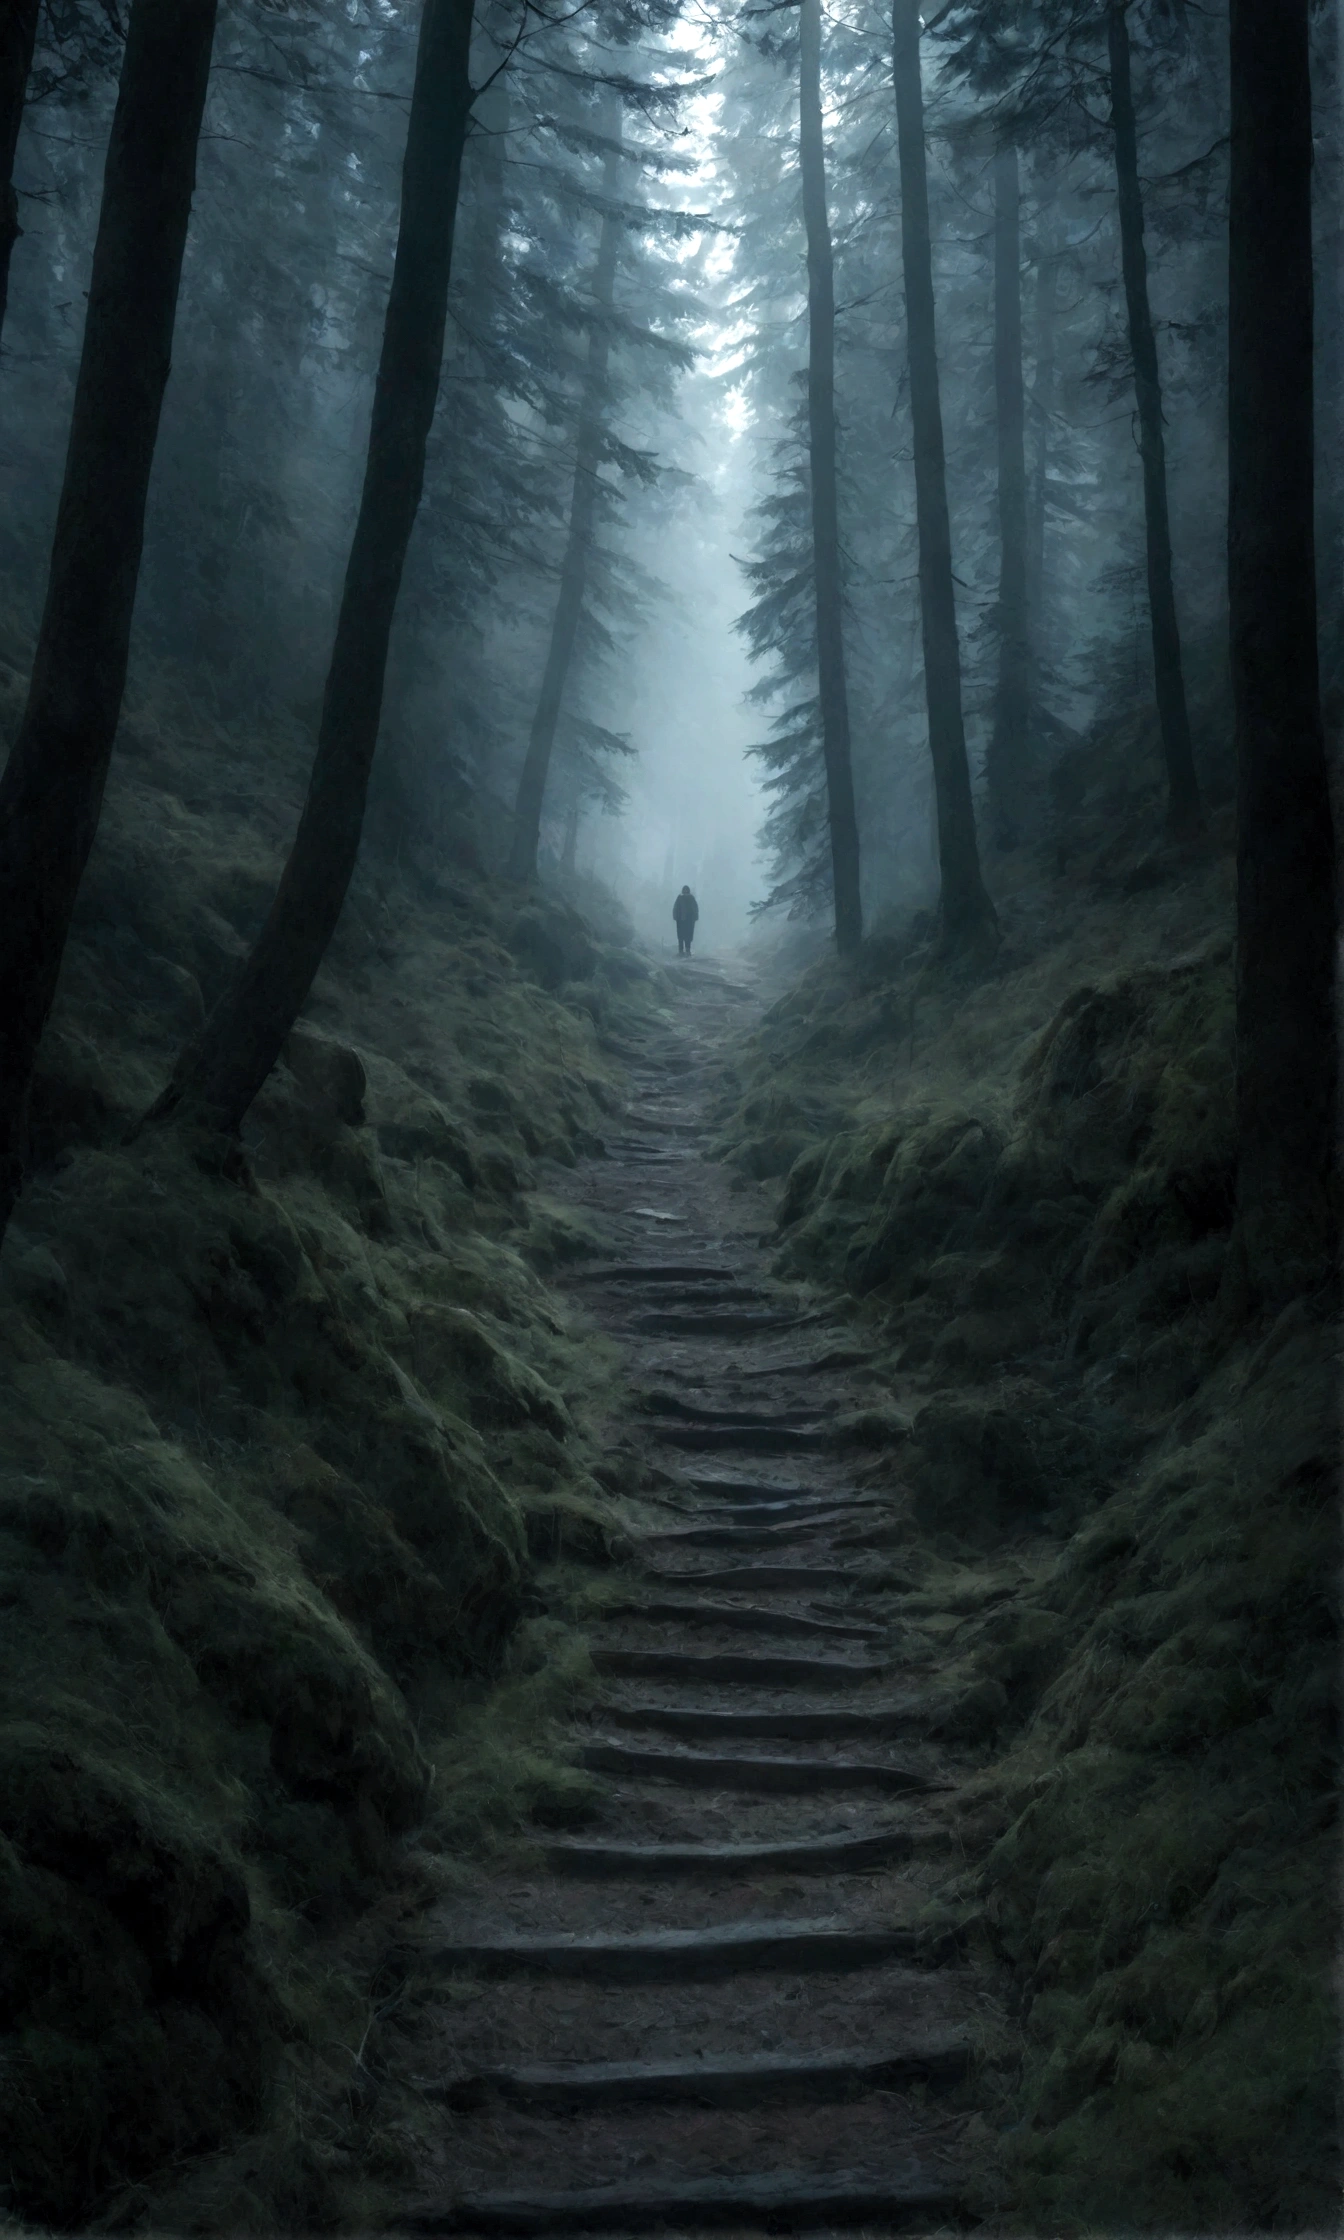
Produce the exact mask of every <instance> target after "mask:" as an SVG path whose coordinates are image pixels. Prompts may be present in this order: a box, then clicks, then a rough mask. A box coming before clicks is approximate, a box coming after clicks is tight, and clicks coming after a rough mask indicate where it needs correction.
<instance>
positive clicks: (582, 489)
mask: <svg viewBox="0 0 1344 2240" xmlns="http://www.w3.org/2000/svg"><path fill="white" fill-rule="evenodd" d="M619 183H620V158H619V156H618V155H616V154H615V153H612V154H610V155H608V157H607V160H606V163H605V166H604V168H603V179H602V186H603V192H604V194H605V195H606V196H607V198H608V200H611V199H612V198H614V196H615V194H616V191H617V188H618V186H619ZM620 241H621V226H620V222H619V220H618V219H616V218H614V217H612V216H610V215H608V216H606V217H604V218H603V220H602V228H601V232H600V233H599V235H598V244H597V263H596V265H595V267H594V271H593V306H594V310H595V312H596V314H597V316H596V319H595V321H594V324H593V326H592V328H591V330H590V332H589V336H588V356H587V362H586V364H585V366H584V369H583V390H582V396H581V398H580V403H579V428H578V441H577V445H576V449H575V455H574V490H573V495H572V496H571V499H570V506H569V530H568V533H567V535H566V538H565V552H564V558H563V559H562V561H561V563H560V590H559V595H558V597H557V599H556V602H555V612H554V614H553V615H552V617H551V635H550V641H549V643H548V645H547V648H546V666H545V668H544V669H543V671H542V677H541V690H540V692H539V693H538V695H537V704H536V708H535V710H534V712H533V716H532V729H531V732H530V734H529V737H528V742H527V754H526V756H525V758H524V761H523V769H522V775H521V777H520V778H519V781H518V800H517V805H516V807H515V809H514V815H513V848H512V852H511V854H510V857H509V877H510V878H511V879H521V880H530V879H535V878H536V875H537V849H538V847H539V845H540V842H541V814H542V810H543V808H544V806H545V802H546V781H547V778H548V777H549V775H550V769H551V755H552V752H553V750H554V747H555V734H556V728H557V726H558V724H559V721H560V709H561V706H562V704H563V701H564V696H565V685H566V683H567V681H568V678H569V672H570V668H571V666H572V663H573V660H574V648H575V646H576V645H577V643H578V636H579V624H580V622H581V621H582V618H583V595H584V592H585V590H586V589H587V584H588V554H589V550H590V548H591V546H592V541H593V530H594V526H595V524H596V520H597V501H598V495H599V491H600V487H601V476H600V473H599V468H600V466H601V462H602V448H603V437H604V434H605V429H606V413H607V371H608V367H609V365H610V362H611V329H610V324H609V322H610V318H611V312H612V307H613V305H614V303H615V300H616V266H617V262H618V259H619V254H620Z"/></svg>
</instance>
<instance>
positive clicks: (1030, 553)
mask: <svg viewBox="0 0 1344 2240" xmlns="http://www.w3.org/2000/svg"><path fill="white" fill-rule="evenodd" d="M1058 295H1059V283H1058V266H1057V261H1056V259H1055V258H1054V257H1053V256H1051V255H1049V254H1047V253H1046V252H1045V251H1044V250H1042V252H1041V260H1040V263H1039V264H1038V266H1037V268H1036V370H1035V373H1034V375H1033V378H1032V384H1031V417H1032V421H1033V424H1034V428H1035V444H1034V456H1033V458H1032V471H1031V505H1030V516H1029V520H1028V525H1027V612H1028V614H1029V615H1030V616H1031V618H1032V621H1033V623H1034V625H1035V629H1036V634H1037V640H1038V652H1039V642H1040V639H1041V637H1042V635H1043V626H1044V619H1045V520H1046V508H1047V504H1048V500H1049V494H1050V422H1051V418H1052V416H1053V414H1054V409H1055V312H1056V309H1057V307H1058Z"/></svg>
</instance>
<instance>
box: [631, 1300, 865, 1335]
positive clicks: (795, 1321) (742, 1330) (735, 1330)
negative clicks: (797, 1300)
mask: <svg viewBox="0 0 1344 2240" xmlns="http://www.w3.org/2000/svg"><path fill="white" fill-rule="evenodd" d="M820 1319H821V1318H820V1316H818V1315H816V1314H740V1313H735V1312H734V1311H733V1310H732V1309H731V1308H725V1309H724V1310H723V1311H722V1313H719V1312H716V1311H715V1310H714V1309H712V1308H708V1307H707V1308H706V1310H705V1312H704V1313H703V1314H656V1313H650V1314H641V1315H636V1316H635V1318H634V1320H633V1321H632V1322H631V1323H630V1324H629V1326H628V1327H629V1328H630V1330H631V1331H632V1332H634V1333H635V1334H636V1335H638V1336H642V1337H648V1338H758V1337H761V1336H762V1335H764V1334H765V1333H766V1332H768V1331H771V1330H800V1329H802V1327H803V1325H804V1324H805V1323H809V1322H816V1321H819V1320H820Z"/></svg>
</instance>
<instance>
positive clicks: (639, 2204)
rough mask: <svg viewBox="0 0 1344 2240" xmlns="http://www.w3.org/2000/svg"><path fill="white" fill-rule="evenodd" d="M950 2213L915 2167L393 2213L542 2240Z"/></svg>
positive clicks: (937, 2189) (411, 2225)
mask: <svg viewBox="0 0 1344 2240" xmlns="http://www.w3.org/2000/svg"><path fill="white" fill-rule="evenodd" d="M955 2207H956V2195H955V2193H954V2191H953V2189H952V2188H951V2187H950V2186H949V2185H948V2183H947V2181H946V2180H945V2179H942V2178H938V2177H935V2176H933V2175H932V2174H931V2173H928V2172H926V2171H925V2170H924V2169H923V2168H922V2167H921V2166H920V2165H919V2164H918V2163H912V2164H908V2165H907V2166H906V2167H905V2168H904V2169H902V2170H899V2171H894V2172H892V2173H891V2174H890V2175H887V2176H882V2175H876V2174H874V2175H869V2174H867V2173H865V2172H862V2171H845V2172H834V2173H828V2174H826V2175H825V2176H822V2175H819V2174H817V2173H814V2172H805V2171H781V2170H770V2171H765V2172H762V2173H760V2174H759V2175H756V2176H751V2177H740V2178H725V2177H711V2178H646V2179H644V2180H642V2181H637V2182H635V2183H631V2184H625V2185H616V2186H585V2187H581V2188H578V2189H574V2190H568V2191H564V2192H554V2193H551V2192H536V2193H533V2192H525V2193H476V2194H460V2195H458V2196H457V2197H455V2198H448V2199H445V2200H442V2201H438V2202H427V2203H425V2204H423V2205H422V2206H421V2207H420V2208H418V2209H412V2210H409V2211H406V2212H403V2214H402V2216H401V2218H400V2219H399V2222H398V2225H397V2229H398V2230H400V2231H403V2232H420V2233H426V2234H432V2233H440V2232H442V2233H449V2232H465V2233H470V2232H480V2233H487V2232H501V2233H551V2232H565V2231H569V2232H573V2231H580V2232H581V2231H604V2230H605V2231H618V2232H619V2231H623V2230H625V2231H629V2230H634V2229H635V2228H636V2227H641V2228H647V2227H649V2226H656V2225H660V2224H676V2223H678V2222H679V2221H680V2222H686V2221H688V2220H689V2221H691V2222H693V2223H695V2224H740V2223H743V2222H751V2221H752V2220H756V2221H764V2222H768V2224H769V2225H770V2226H771V2228H772V2229H774V2228H778V2227H781V2226H789V2225H791V2226H795V2227H796V2226H798V2225H805V2224H808V2223H817V2222H820V2221H823V2220H824V2221H826V2222H829V2223H831V2224H836V2223H845V2224H865V2223H872V2222H877V2221H885V2222H887V2223H891V2222H894V2221H897V2220H899V2219H901V2218H904V2217H914V2216H919V2217H928V2216H931V2215H945V2214H947V2213H949V2212H950V2211H952V2210H953V2209H954V2208H955Z"/></svg>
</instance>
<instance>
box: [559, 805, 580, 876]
mask: <svg viewBox="0 0 1344 2240" xmlns="http://www.w3.org/2000/svg"><path fill="white" fill-rule="evenodd" d="M578 860H579V797H578V795H577V794H575V796H574V799H573V800H572V801H571V802H570V804H569V810H568V813H567V815H566V817H565V844H564V846H563V847H562V848H561V850H560V869H561V870H562V871H563V872H564V874H565V876H566V878H569V879H572V878H573V876H574V872H575V868H576V866H577V864H578Z"/></svg>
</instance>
